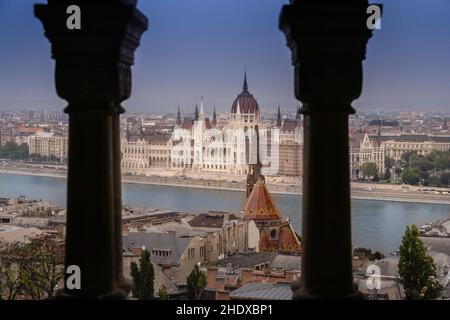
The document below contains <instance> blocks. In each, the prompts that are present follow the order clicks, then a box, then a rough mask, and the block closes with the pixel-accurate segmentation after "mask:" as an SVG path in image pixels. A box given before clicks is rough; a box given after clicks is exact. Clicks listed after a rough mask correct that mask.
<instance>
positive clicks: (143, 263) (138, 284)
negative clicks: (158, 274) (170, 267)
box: [130, 250, 155, 300]
mask: <svg viewBox="0 0 450 320" xmlns="http://www.w3.org/2000/svg"><path fill="white" fill-rule="evenodd" d="M130 268H131V277H132V278H133V288H132V293H133V296H134V297H135V298H137V299H139V300H152V299H153V297H154V292H155V289H154V281H155V273H154V269H153V264H152V262H151V261H150V252H148V251H147V250H144V251H142V253H141V257H140V259H139V267H138V265H137V263H136V262H134V261H133V262H131V264H130Z"/></svg>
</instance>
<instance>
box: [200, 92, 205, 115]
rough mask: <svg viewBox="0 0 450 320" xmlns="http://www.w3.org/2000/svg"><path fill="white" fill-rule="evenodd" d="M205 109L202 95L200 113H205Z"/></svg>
mask: <svg viewBox="0 0 450 320" xmlns="http://www.w3.org/2000/svg"><path fill="white" fill-rule="evenodd" d="M204 114H205V111H204V109H203V96H201V97H200V115H204Z"/></svg>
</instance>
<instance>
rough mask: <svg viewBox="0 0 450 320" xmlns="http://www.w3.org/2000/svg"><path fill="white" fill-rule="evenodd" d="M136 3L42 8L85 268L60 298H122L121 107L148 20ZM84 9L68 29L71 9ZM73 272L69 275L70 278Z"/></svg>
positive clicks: (69, 259)
mask: <svg viewBox="0 0 450 320" xmlns="http://www.w3.org/2000/svg"><path fill="white" fill-rule="evenodd" d="M136 2H137V1H136V0H113V1H108V2H105V1H101V0H90V1H83V0H78V1H77V0H70V1H67V0H58V1H55V0H48V4H47V5H35V15H36V16H37V17H38V18H39V19H40V20H41V22H42V23H43V25H44V29H45V35H46V36H47V38H48V39H49V40H50V42H51V44H52V55H53V58H54V59H55V61H56V72H55V79H56V90H57V93H58V95H59V96H60V97H61V98H63V99H65V100H67V101H68V104H69V105H68V107H67V108H66V110H65V111H66V112H67V113H68V114H69V161H68V180H67V225H66V228H67V235H66V252H65V264H66V268H67V267H68V266H70V265H77V266H79V267H80V269H81V289H73V290H70V289H68V288H65V289H63V290H62V291H60V292H59V295H58V297H59V298H67V299H73V298H88V299H121V298H125V297H126V295H127V291H128V290H129V286H128V285H126V283H125V282H124V279H123V273H122V221H121V210H122V204H121V192H120V191H121V177H120V132H119V130H120V128H119V127H120V125H119V115H120V113H122V112H124V110H123V108H122V107H121V106H120V103H121V102H122V101H124V100H126V99H128V98H129V96H130V93H131V65H132V64H133V61H134V51H135V50H136V48H137V47H138V46H139V40H140V37H141V35H142V33H143V32H144V31H145V30H146V29H147V24H148V22H147V18H146V17H145V16H144V15H142V14H141V13H140V12H139V11H138V10H137V9H136ZM71 5H77V6H79V8H80V9H81V29H80V30H78V29H74V30H69V29H68V28H67V25H66V21H67V19H68V17H69V16H70V15H71V14H67V8H68V7H69V6H71ZM67 277H68V275H66V279H67Z"/></svg>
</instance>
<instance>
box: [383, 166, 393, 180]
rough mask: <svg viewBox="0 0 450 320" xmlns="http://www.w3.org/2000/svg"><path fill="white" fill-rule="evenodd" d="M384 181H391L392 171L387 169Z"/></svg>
mask: <svg viewBox="0 0 450 320" xmlns="http://www.w3.org/2000/svg"><path fill="white" fill-rule="evenodd" d="M384 180H391V169H389V168H386V171H384Z"/></svg>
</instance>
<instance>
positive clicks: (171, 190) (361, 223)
mask: <svg viewBox="0 0 450 320" xmlns="http://www.w3.org/2000/svg"><path fill="white" fill-rule="evenodd" d="M65 192H66V180H65V179H61V178H49V177H40V176H23V175H9V174H0V197H16V196H19V195H25V196H26V197H27V198H29V199H42V200H47V201H50V202H53V203H55V204H58V205H60V206H62V207H65V198H66V196H65ZM273 197H274V199H275V201H276V203H277V205H278V207H279V209H280V210H281V212H282V214H283V215H284V216H287V217H290V219H291V222H292V224H293V225H294V227H295V228H296V229H297V231H300V229H301V204H302V198H301V197H300V196H296V195H274V196H273ZM244 198H245V193H243V192H237V191H219V190H207V189H189V188H181V187H180V188H177V187H168V186H152V185H143V184H124V185H123V203H124V204H127V205H130V206H136V207H137V206H147V207H150V208H165V209H169V210H180V211H193V212H207V211H208V210H224V211H231V212H239V211H240V210H241V209H242V207H243V205H244V200H245V199H244ZM448 217H450V206H448V205H439V204H418V203H402V202H384V201H370V200H353V201H352V223H353V225H352V229H353V244H354V246H355V247H358V246H363V247H368V248H371V249H373V250H379V251H382V252H383V253H385V254H388V253H390V252H392V251H394V250H397V249H398V246H399V244H400V241H401V237H402V234H403V232H404V230H405V227H406V226H407V225H410V224H423V223H425V222H428V221H430V220H434V219H439V218H448Z"/></svg>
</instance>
